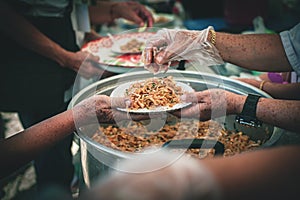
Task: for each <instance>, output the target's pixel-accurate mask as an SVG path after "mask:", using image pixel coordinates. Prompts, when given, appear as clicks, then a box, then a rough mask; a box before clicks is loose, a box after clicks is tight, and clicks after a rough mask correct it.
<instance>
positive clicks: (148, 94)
mask: <svg viewBox="0 0 300 200" xmlns="http://www.w3.org/2000/svg"><path fill="white" fill-rule="evenodd" d="M182 94H183V90H182V88H181V87H180V86H177V85H176V82H175V81H174V80H173V77H172V76H168V77H164V78H156V77H155V78H150V79H147V80H145V81H140V82H136V83H133V84H132V85H130V87H129V88H128V89H127V90H126V94H125V96H127V97H129V98H130V100H131V102H132V103H131V105H130V106H129V109H132V110H136V109H143V108H147V109H154V108H157V107H159V106H166V107H173V106H174V105H175V104H178V103H180V102H181V100H180V96H181V95H182Z"/></svg>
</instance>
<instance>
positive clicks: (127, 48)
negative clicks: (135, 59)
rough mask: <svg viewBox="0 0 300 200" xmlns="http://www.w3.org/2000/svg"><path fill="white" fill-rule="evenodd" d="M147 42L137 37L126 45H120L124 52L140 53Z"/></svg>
mask: <svg viewBox="0 0 300 200" xmlns="http://www.w3.org/2000/svg"><path fill="white" fill-rule="evenodd" d="M144 46H145V43H144V42H142V41H139V40H137V39H132V40H130V41H129V42H127V43H126V44H124V45H121V46H120V49H121V51H122V52H131V53H139V52H142V50H143V48H144Z"/></svg>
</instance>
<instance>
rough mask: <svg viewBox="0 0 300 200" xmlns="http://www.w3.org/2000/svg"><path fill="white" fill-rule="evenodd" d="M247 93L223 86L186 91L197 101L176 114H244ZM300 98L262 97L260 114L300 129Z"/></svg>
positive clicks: (269, 121) (206, 117) (285, 126)
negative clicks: (239, 92) (222, 88)
mask: <svg viewBox="0 0 300 200" xmlns="http://www.w3.org/2000/svg"><path fill="white" fill-rule="evenodd" d="M246 97H247V96H245V95H239V94H235V93H232V92H229V91H224V90H220V89H210V90H204V91H201V92H196V93H190V94H188V95H186V98H185V99H186V101H188V102H195V103H196V104H194V105H193V106H191V107H188V108H185V109H183V110H181V111H176V112H174V114H176V115H178V116H181V117H182V116H183V117H198V118H199V115H200V120H204V121H205V120H209V119H211V115H212V113H213V114H214V115H215V116H214V117H218V116H223V115H225V114H227V115H230V114H240V113H241V112H242V109H243V106H244V103H245V100H246ZM299 112H300V101H297V100H280V99H271V98H260V99H259V102H258V104H257V109H256V116H257V118H258V119H259V120H261V121H263V122H264V123H267V124H270V125H274V126H277V127H280V128H283V129H286V130H290V131H296V132H299V130H300V118H299Z"/></svg>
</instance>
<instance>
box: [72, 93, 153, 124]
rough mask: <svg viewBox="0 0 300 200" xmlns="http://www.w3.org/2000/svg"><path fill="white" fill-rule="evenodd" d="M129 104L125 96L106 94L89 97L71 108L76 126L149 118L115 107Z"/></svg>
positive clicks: (123, 106) (124, 106)
mask: <svg viewBox="0 0 300 200" xmlns="http://www.w3.org/2000/svg"><path fill="white" fill-rule="evenodd" d="M129 104H130V101H128V100H127V99H125V98H110V97H109V96H106V95H95V96H92V97H89V98H87V99H85V100H83V101H82V102H80V103H79V104H77V105H76V106H74V108H73V116H74V121H75V123H76V125H78V127H81V126H83V125H88V124H93V123H116V122H118V121H121V120H125V119H127V120H133V121H139V120H144V119H149V116H148V115H139V114H130V115H129V114H127V113H126V112H122V111H119V110H117V109H116V108H118V107H119V108H126V106H128V105H129Z"/></svg>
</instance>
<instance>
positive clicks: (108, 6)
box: [89, 1, 115, 25]
mask: <svg viewBox="0 0 300 200" xmlns="http://www.w3.org/2000/svg"><path fill="white" fill-rule="evenodd" d="M113 5H115V2H104V1H97V4H96V5H95V6H89V17H90V20H91V23H92V24H96V25H97V24H103V23H107V22H112V21H113V20H114V15H113V14H114V13H113V12H114V11H113ZM99 13H101V15H100V14H99Z"/></svg>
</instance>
